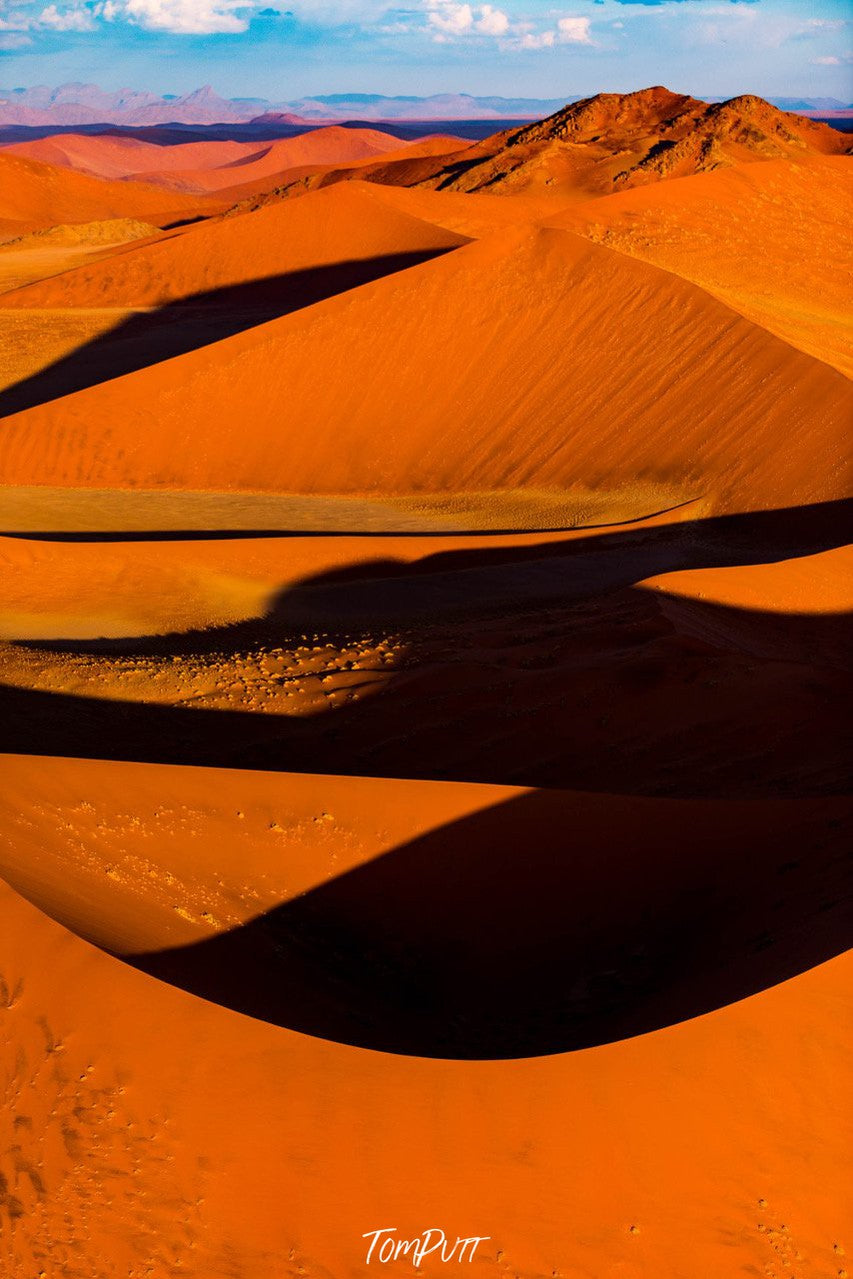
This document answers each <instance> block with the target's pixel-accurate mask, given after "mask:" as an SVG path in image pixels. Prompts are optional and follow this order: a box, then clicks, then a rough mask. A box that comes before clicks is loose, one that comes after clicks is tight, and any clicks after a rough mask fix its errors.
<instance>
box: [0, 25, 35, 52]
mask: <svg viewBox="0 0 853 1279" xmlns="http://www.w3.org/2000/svg"><path fill="white" fill-rule="evenodd" d="M28 44H32V40H31V39H30V37H29V36H26V35H23V34H22V33H21V32H20V31H9V32H6V31H2V30H0V51H3V52H6V53H11V52H12V50H13V49H26V47H27V45H28Z"/></svg>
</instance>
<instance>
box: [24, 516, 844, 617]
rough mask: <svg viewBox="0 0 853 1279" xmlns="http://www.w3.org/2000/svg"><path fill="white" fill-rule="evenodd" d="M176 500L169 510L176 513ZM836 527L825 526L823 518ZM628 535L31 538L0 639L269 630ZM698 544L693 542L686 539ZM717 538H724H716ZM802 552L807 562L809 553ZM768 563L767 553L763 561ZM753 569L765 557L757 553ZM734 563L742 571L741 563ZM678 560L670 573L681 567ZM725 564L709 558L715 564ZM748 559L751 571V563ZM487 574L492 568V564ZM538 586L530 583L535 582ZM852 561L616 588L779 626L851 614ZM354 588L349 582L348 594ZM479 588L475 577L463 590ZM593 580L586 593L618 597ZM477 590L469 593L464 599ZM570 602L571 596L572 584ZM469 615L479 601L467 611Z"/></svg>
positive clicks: (710, 570)
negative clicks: (368, 588)
mask: <svg viewBox="0 0 853 1279" xmlns="http://www.w3.org/2000/svg"><path fill="white" fill-rule="evenodd" d="M173 500H174V499H173ZM696 509H697V504H692V503H691V504H689V505H688V506H686V507H684V508H683V509H682V510H681V511H678V512H675V513H673V514H670V515H667V516H662V517H660V518H658V519H651V520H643V521H639V522H637V523H632V524H630V525H629V526H626V527H625V530H624V533H625V534H630V532H634V533H640V532H647V533H652V536H654V534H653V532H652V531H653V530H657V533H658V535H659V536H660V535H661V534H662V533H663V531H664V530H669V531H670V532H671V533H672V535H673V538H675V537H677V535H678V525H677V524H676V525H673V523H672V521H673V520H677V519H678V517H679V516H681V517H682V519H683V522H685V523H687V527H688V529H689V528H690V527H692V526H691V525H690V523H689V517H690V516H691V514H695V513H696ZM828 518H829V517H828ZM620 535H623V534H622V530H621V529H620V526H619V525H611V526H609V527H607V526H605V527H603V528H593V529H583V528H581V529H578V530H576V531H566V532H565V533H561V534H554V533H520V532H519V533H513V534H506V535H496V534H480V535H465V536H459V535H453V534H452V533H446V534H441V535H440V534H432V535H428V536H420V537H418V536H415V535H414V532H410V533H409V534H407V535H406V536H404V537H394V536H393V535H387V536H382V537H381V538H377V537H376V536H375V535H373V536H367V537H358V536H352V535H351V536H328V537H322V536H312V537H292V538H288V539H287V540H286V542H282V541H281V540H280V539H277V538H275V537H263V536H262V535H260V536H257V537H252V538H246V539H230V538H229V537H228V535H227V533H223V534H222V536H221V538H216V539H212V540H192V539H191V538H189V539H184V540H182V539H181V538H180V537H179V536H178V535H177V534H175V535H174V540H171V539H170V538H169V536H168V534H163V535H162V538H158V539H157V540H155V541H144V540H143V541H133V540H130V539H128V540H121V534H120V533H117V534H116V535H115V536H116V539H117V540H115V541H111V542H106V543H103V542H100V541H98V540H97V535H96V534H95V535H92V540H90V541H87V540H82V541H79V542H77V541H63V540H62V536H61V535H59V537H58V540H56V541H52V540H48V541H41V540H38V539H37V537H36V536H35V535H33V537H32V538H28V537H25V536H17V537H0V567H2V572H3V580H4V593H3V600H2V602H0V637H2V638H3V639H7V640H27V639H44V640H50V639H54V640H62V639H97V638H99V637H108V636H109V637H113V638H133V637H144V636H151V635H169V634H171V635H176V634H179V633H181V632H184V631H203V630H205V629H207V628H210V627H219V626H225V625H229V624H232V623H235V622H243V621H252V620H257V619H263V618H264V617H265V616H266V615H267V613H268V612H269V610H270V609H272V608H274V605H275V601H276V599H278V598H281V597H282V595H283V594H284V593H285V592H292V591H295V590H296V589H297V588H298V587H299V586H300V584H301V583H304V582H307V581H311V580H312V579H314V580H317V581H322V580H323V579H324V578H330V579H333V575H334V574H335V573H340V572H341V570H343V569H345V570H346V571H347V574H349V575H350V576H351V575H353V574H354V573H355V572H356V570H360V571H361V573H362V574H363V575H364V576H365V577H367V578H369V577H370V576H371V575H372V574H374V573H375V572H376V566H377V564H379V563H381V565H382V567H383V568H384V570H385V572H386V573H387V572H388V571H389V569H390V567H391V566H392V565H393V566H394V569H395V572H396V574H397V576H398V577H399V578H405V576H406V574H407V573H408V574H411V575H412V576H411V584H412V590H413V592H416V591H417V589H418V588H417V582H418V578H417V577H416V576H414V575H415V574H416V573H417V572H418V571H419V569H420V570H422V569H423V568H424V566H426V565H427V564H433V565H434V566H435V568H436V570H438V571H440V568H441V564H442V557H443V559H444V561H445V562H447V564H448V565H449V564H451V563H452V557H453V553H455V554H456V555H457V557H459V558H465V564H466V565H468V566H470V565H471V564H472V563H476V560H475V559H474V558H473V557H475V556H476V555H477V554H478V553H479V554H480V555H481V556H482V555H483V552H487V553H488V556H489V557H491V558H492V559H493V560H497V559H498V557H499V556H500V555H501V553H504V554H505V556H506V560H505V563H506V565H507V566H511V564H512V555H513V552H514V551H516V550H521V551H522V552H524V551H528V552H529V551H531V550H533V548H536V547H541V548H542V549H543V551H544V550H546V549H548V548H552V549H553V550H555V551H557V550H558V549H560V548H563V549H564V550H565V552H566V554H567V555H568V554H569V553H570V552H571V550H572V547H573V546H574V547H577V548H578V549H579V551H581V552H584V551H586V550H587V548H591V549H592V551H593V553H595V550H596V548H597V547H600V548H601V550H602V552H605V551H606V547H607V543H608V539H612V538H613V537H618V536H620ZM685 536H686V537H687V536H689V534H687V533H686V534H685ZM718 536H719V535H718ZM805 549H807V544H806V547H805V548H803V551H804V550H805ZM770 552H771V546H770V545H769V544H768V547H767V553H768V554H769V553H770ZM752 553H753V554H754V555H756V556H758V555H759V554H760V552H758V551H754V552H752ZM731 554H732V557H733V558H735V559H736V558H737V555H736V552H732V553H731ZM679 558H680V556H679V554H678V553H677V552H674V553H673V554H672V555H671V559H673V560H677V559H679ZM715 558H716V559H717V560H720V559H721V558H723V557H722V556H721V555H720V552H719V551H718V552H717V553H716V555H715V554H714V552H713V551H709V552H708V553H707V559H708V560H711V561H713V560H714V559H715ZM742 558H746V557H742ZM483 559H484V562H488V561H487V560H486V558H485V557H483ZM527 572H528V574H529V569H528V570H527ZM851 576H853V549H851V548H850V547H838V548H837V549H832V550H824V551H818V552H816V553H812V554H806V553H800V554H798V555H790V554H789V555H786V556H785V557H784V558H779V559H778V560H776V561H773V562H767V563H761V562H757V563H756V562H747V563H741V564H734V565H731V566H714V567H706V568H691V569H680V570H676V571H672V572H665V573H657V574H652V575H647V574H646V573H644V572H642V571H640V572H639V573H636V574H634V575H633V577H632V575H631V574H630V572H625V573H623V574H622V576H621V578H617V579H616V583H617V584H618V583H619V582H631V583H632V584H636V585H638V586H641V587H646V588H648V589H649V590H654V591H656V592H658V593H660V598H661V599H662V600H663V598H664V597H668V596H670V595H672V596H676V597H679V598H680V597H684V598H690V599H698V600H704V601H706V602H707V603H709V604H712V603H716V604H724V605H726V606H729V607H731V608H734V609H751V610H758V611H761V612H779V613H790V614H795V613H802V614H806V613H811V614H820V613H836V614H843V613H845V612H848V611H849V612H851V613H853V589H851ZM345 580H346V578H344V581H345ZM466 580H468V582H469V584H470V583H471V574H470V573H469V574H468V577H467V579H466ZM613 584H614V583H611V582H609V581H606V580H605V578H604V567H603V563H602V564H601V565H600V566H599V569H598V580H596V576H595V575H591V580H590V582H589V593H591V594H595V593H596V587H598V589H599V590H601V589H606V588H608V587H610V586H611V585H613ZM469 590H470V585H469ZM567 590H568V583H567ZM472 603H473V597H472Z"/></svg>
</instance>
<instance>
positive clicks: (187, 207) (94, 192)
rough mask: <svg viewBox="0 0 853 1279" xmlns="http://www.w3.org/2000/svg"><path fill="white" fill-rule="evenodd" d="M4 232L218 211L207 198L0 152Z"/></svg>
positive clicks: (0, 226) (158, 220)
mask: <svg viewBox="0 0 853 1279" xmlns="http://www.w3.org/2000/svg"><path fill="white" fill-rule="evenodd" d="M0 192H2V195H0V232H2V233H3V236H4V238H5V239H12V238H14V235H15V234H19V235H24V234H26V233H27V232H28V231H37V230H40V229H42V228H43V227H51V226H57V225H58V224H59V223H77V222H96V221H103V220H104V219H107V218H138V219H141V220H143V221H145V222H153V223H155V224H156V225H158V226H165V225H166V224H167V223H168V222H171V221H177V220H178V219H179V218H182V217H184V218H185V217H189V216H192V215H193V214H198V213H202V212H213V211H215V207H216V206H215V205H214V204H213V203H212V202H206V201H205V200H204V199H203V198H199V197H195V196H194V197H191V198H187V197H186V196H181V195H179V194H176V193H175V192H166V191H160V190H158V189H157V188H156V187H151V186H148V185H145V184H143V183H141V182H102V181H99V180H98V179H97V178H91V177H88V176H87V175H86V174H82V173H74V172H71V171H70V170H68V169H56V168H52V167H50V166H49V165H45V164H39V163H38V162H36V161H35V160H28V159H25V158H24V157H23V156H17V155H10V154H8V153H7V152H6V153H3V152H0Z"/></svg>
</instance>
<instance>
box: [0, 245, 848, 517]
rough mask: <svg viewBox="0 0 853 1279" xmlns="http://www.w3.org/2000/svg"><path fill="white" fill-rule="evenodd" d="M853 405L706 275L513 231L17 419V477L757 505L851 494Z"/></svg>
mask: <svg viewBox="0 0 853 1279" xmlns="http://www.w3.org/2000/svg"><path fill="white" fill-rule="evenodd" d="M849 412H850V387H849V383H848V382H847V380H846V379H845V378H843V377H842V375H841V374H840V373H838V372H836V371H835V370H833V369H830V368H828V367H827V366H826V365H824V364H822V363H820V362H819V361H817V360H815V359H813V358H811V357H809V356H807V355H804V354H801V353H800V352H798V351H796V350H794V349H793V348H791V347H790V346H788V345H787V344H785V343H783V342H782V341H781V340H780V339H778V338H776V337H775V336H773V335H771V334H769V333H767V332H766V331H765V330H764V329H762V328H759V327H758V326H756V325H755V324H752V323H750V322H749V321H747V320H745V319H744V318H742V317H741V316H739V315H737V314H736V313H734V312H733V311H732V310H730V309H729V308H728V307H726V306H725V305H724V304H722V303H721V302H719V301H717V300H716V299H714V298H712V297H710V296H709V295H708V294H707V293H705V292H704V291H703V290H701V289H699V288H697V287H696V286H695V285H693V284H691V283H689V282H687V281H684V280H681V279H678V278H677V277H675V276H673V275H671V274H669V273H667V272H663V271H661V270H660V269H658V268H656V267H654V266H651V265H649V264H647V263H644V262H640V261H637V260H634V259H632V258H629V257H626V256H625V255H623V254H620V253H616V252H613V251H611V250H609V249H606V248H603V247H601V246H598V245H593V244H591V243H589V242H588V241H587V240H585V239H583V238H581V237H579V236H576V235H573V234H571V233H569V232H565V231H559V230H540V231H536V232H529V231H524V230H518V231H509V232H507V233H505V234H502V235H500V236H496V237H491V238H489V239H487V240H484V241H481V242H479V243H477V244H472V245H468V246H465V247H464V248H462V249H459V250H456V251H455V252H454V253H452V254H449V255H445V256H444V257H442V258H439V259H438V260H436V261H433V262H429V263H426V264H424V265H421V266H417V267H414V268H412V269H411V270H409V271H408V272H405V273H403V274H397V275H394V276H389V277H387V278H386V279H384V280H380V281H376V282H374V283H372V284H368V285H365V286H364V287H362V288H361V289H357V290H355V291H352V292H349V293H347V294H343V295H341V296H339V297H336V298H331V299H329V300H327V301H325V302H321V303H318V304H317V305H315V306H313V307H310V308H308V309H306V310H304V311H302V312H297V313H294V314H292V315H290V316H286V317H283V318H281V319H279V320H275V321H273V322H271V323H269V324H267V325H265V326H262V327H257V328H254V329H252V330H250V331H247V332H244V333H242V334H239V335H238V336H235V337H233V338H230V339H228V340H227V341H223V342H220V343H218V344H216V345H214V346H212V347H210V348H206V349H204V350H199V351H196V352H193V353H190V354H188V355H185V356H183V357H181V358H180V359H175V360H173V361H167V362H164V363H162V364H160V365H157V366H152V367H150V368H148V369H145V370H141V371H139V372H138V373H135V374H133V375H130V376H127V377H125V378H122V379H117V380H115V381H113V382H108V383H103V384H101V385H99V386H96V387H92V388H90V389H88V390H86V391H82V392H80V393H78V394H77V395H74V396H68V397H66V398H65V399H63V400H60V401H56V402H54V403H50V404H45V405H41V406H39V407H37V408H34V409H31V410H29V411H27V412H23V413H18V414H16V415H14V416H12V417H10V418H8V420H7V421H6V422H5V424H4V427H3V433H4V436H3V438H4V452H3V460H2V469H0V478H2V480H3V482H4V483H22V484H26V483H43V484H57V483H64V484H88V485H93V486H97V485H100V486H109V485H118V486H125V485H134V486H140V487H145V486H148V487H152V486H155V487H156V486H157V485H164V486H169V487H188V488H199V489H202V488H218V489H229V488H247V489H258V490H268V491H269V490H275V489H279V490H282V491H290V492H308V493H310V492H332V493H334V492H340V493H346V492H350V493H351V492H359V491H360V492H377V493H378V492H383V491H384V492H407V491H408V492H411V491H412V490H427V491H432V492H437V491H442V490H444V491H448V490H449V491H458V490H464V489H471V488H500V487H519V486H525V485H540V486H544V485H562V486H566V485H568V484H571V483H576V484H585V485H592V486H596V485H608V486H610V487H611V488H612V487H614V486H617V485H619V484H630V483H634V482H637V481H638V480H640V481H650V480H654V481H658V482H665V483H670V484H673V483H674V484H678V485H682V486H683V487H684V489H685V490H686V491H685V496H692V497H698V496H705V497H707V498H710V499H712V500H713V501H715V502H717V503H718V505H719V507H720V508H721V509H732V508H742V509H756V508H761V507H764V506H768V505H771V506H772V505H786V504H789V503H795V502H803V501H817V500H824V499H828V498H833V497H838V496H841V495H843V493H844V491H845V488H846V485H847V480H848V477H847V474H846V468H847V454H846V446H845V443H844V434H845V431H846V427H847V423H848V420H849ZM238 421H239V423H240V429H238V430H235V423H236V422H238ZM309 442H310V447H306V444H308V443H309ZM816 456H819V457H820V459H821V464H820V466H819V467H817V466H815V465H814V459H815V457H816Z"/></svg>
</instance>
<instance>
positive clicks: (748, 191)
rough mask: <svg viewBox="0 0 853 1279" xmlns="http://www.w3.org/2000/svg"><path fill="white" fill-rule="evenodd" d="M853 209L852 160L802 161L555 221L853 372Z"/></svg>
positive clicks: (717, 177) (693, 183)
mask: <svg viewBox="0 0 853 1279" xmlns="http://www.w3.org/2000/svg"><path fill="white" fill-rule="evenodd" d="M851 204H853V160H851V159H849V158H847V157H833V156H827V157H814V156H806V155H804V156H802V157H801V158H800V159H798V160H797V161H796V162H791V161H785V160H779V161H768V162H767V163H765V164H753V165H740V166H737V167H734V168H729V169H721V170H717V171H715V172H714V173H706V174H701V175H700V176H698V177H692V178H685V179H683V180H680V181H678V182H660V183H656V184H655V185H654V186H651V187H642V188H640V189H635V190H633V191H627V192H624V193H620V194H618V195H611V196H606V197H605V198H604V199H598V200H594V201H589V202H588V203H584V204H580V205H576V206H574V208H573V209H572V210H571V212H570V213H567V214H563V215H561V216H559V217H558V218H557V219H549V223H553V225H560V226H565V227H567V228H570V229H572V230H576V231H580V232H581V233H582V234H584V235H587V236H589V237H590V239H593V240H595V241H596V242H597V243H600V244H605V245H607V246H608V247H610V248H614V249H618V250H619V251H620V252H622V253H630V254H632V255H634V256H636V257H639V258H642V259H644V260H645V261H647V262H653V263H655V264H656V265H657V266H662V267H665V268H666V269H667V270H669V271H675V272H677V273H678V274H679V275H681V276H684V277H685V278H686V279H688V280H695V281H696V283H697V284H701V285H702V286H703V287H704V288H706V289H708V290H709V291H710V292H712V293H714V294H715V296H717V297H719V298H721V299H722V300H723V301H725V302H728V303H729V304H730V305H732V306H734V307H735V308H736V309H737V310H738V311H740V312H741V314H742V315H745V316H747V317H748V318H749V319H753V320H757V321H758V323H760V324H763V325H764V326H765V327H766V328H768V329H769V330H770V331H771V332H773V333H776V334H778V335H779V337H782V338H784V339H786V340H787V341H789V342H791V343H792V344H793V345H794V346H797V347H799V349H800V350H802V351H807V352H809V354H811V355H816V356H818V357H819V358H820V359H823V360H826V361H827V362H828V363H830V364H832V365H834V366H835V367H836V368H839V369H841V370H842V371H844V372H846V373H848V374H850V373H851V372H853V320H851V316H853V292H851V284H850V281H851V278H853V255H851V250H850V247H849V243H848V241H849V237H848V236H847V235H846V233H845V223H846V219H847V211H848V209H849V208H850V207H851ZM828 263H832V264H833V269H832V270H828V269H827V264H828Z"/></svg>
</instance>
